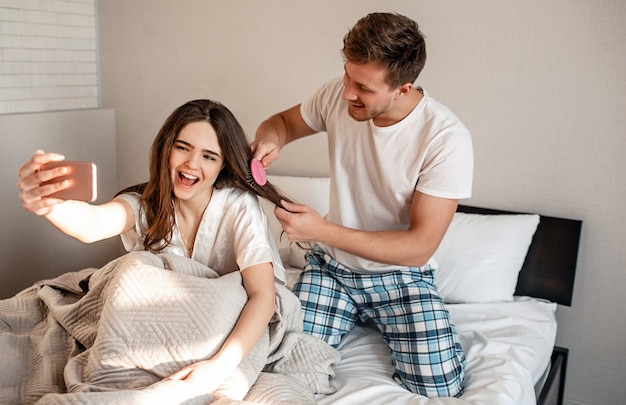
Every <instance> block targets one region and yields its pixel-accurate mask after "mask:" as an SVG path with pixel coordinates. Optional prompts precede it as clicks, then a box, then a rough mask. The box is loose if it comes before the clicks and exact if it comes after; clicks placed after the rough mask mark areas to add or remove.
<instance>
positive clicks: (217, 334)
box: [0, 252, 339, 405]
mask: <svg viewBox="0 0 626 405" xmlns="http://www.w3.org/2000/svg"><path fill="white" fill-rule="evenodd" d="M246 300H247V296H246V292H245V290H244V289H243V286H242V283H241V275H240V273H239V272H234V273H231V274H228V275H226V276H222V277H219V276H218V275H217V274H216V273H215V272H214V271H213V270H211V269H210V268H208V267H206V266H203V265H201V264H200V263H198V262H195V261H193V260H190V259H186V258H183V257H179V256H172V255H153V254H150V253H147V252H132V253H129V254H127V255H125V256H123V257H121V258H119V259H116V260H114V261H112V262H111V263H109V264H107V265H106V266H104V267H102V268H101V269H85V270H82V271H79V272H72V273H67V274H64V275H62V276H59V277H57V278H55V279H53V280H47V281H42V282H40V283H38V284H37V285H35V286H33V287H31V288H29V289H27V290H24V291H22V292H21V293H19V294H17V295H16V296H15V297H12V298H10V299H7V300H2V301H0V348H1V350H0V362H1V363H2V367H0V403H2V404H33V403H37V404H84V403H89V404H123V403H132V404H143V403H146V404H154V403H167V404H183V403H184V404H186V405H191V404H207V403H213V404H230V403H263V404H288V403H290V404H293V403H298V404H308V403H311V404H313V403H315V396H314V394H315V393H322V394H326V393H331V392H332V391H333V388H332V385H331V384H330V378H331V377H332V376H333V375H334V372H333V369H332V366H333V365H334V364H336V363H337V362H338V361H339V353H338V352H337V351H336V350H334V349H333V348H331V347H330V346H328V345H327V344H326V343H324V342H322V341H321V340H319V339H317V338H313V337H311V336H309V335H306V334H304V333H302V316H301V313H300V305H299V301H298V299H297V298H296V297H295V296H294V295H293V294H292V293H291V292H290V291H289V290H288V289H286V288H285V287H283V286H282V285H279V284H278V283H277V284H276V311H275V314H274V317H273V318H272V320H271V322H270V325H269V327H268V328H267V330H266V333H265V334H264V336H263V337H262V338H261V339H260V341H259V342H258V344H257V345H256V347H255V348H254V349H253V351H252V352H251V353H250V354H249V355H248V356H247V358H246V359H245V360H244V361H243V362H242V363H241V364H240V365H239V367H238V368H237V369H236V370H235V372H234V373H232V375H230V376H229V377H228V378H227V380H226V381H225V382H224V383H223V384H222V385H221V386H220V388H219V389H218V390H216V391H215V392H204V391H202V390H200V389H198V388H197V387H195V388H194V387H192V386H191V385H190V384H188V383H186V382H184V381H170V380H163V378H164V377H167V376H169V375H171V374H172V373H174V372H175V371H177V370H179V369H181V368H182V367H184V366H187V365H189V364H192V363H194V362H196V361H199V360H201V359H206V358H209V357H211V356H212V355H213V354H215V353H216V352H217V351H218V350H219V348H220V346H221V344H222V343H223V342H224V340H225V339H226V337H227V336H228V335H229V333H230V331H231V330H232V328H233V327H234V325H235V323H236V321H237V319H238V316H239V314H240V312H241V310H242V308H243V306H244V305H245V303H246Z"/></svg>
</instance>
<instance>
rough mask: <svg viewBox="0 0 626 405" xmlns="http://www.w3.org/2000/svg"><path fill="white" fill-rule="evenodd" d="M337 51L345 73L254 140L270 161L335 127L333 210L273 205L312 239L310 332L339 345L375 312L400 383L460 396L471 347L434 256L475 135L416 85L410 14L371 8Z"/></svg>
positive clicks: (306, 295)
mask: <svg viewBox="0 0 626 405" xmlns="http://www.w3.org/2000/svg"><path fill="white" fill-rule="evenodd" d="M342 52H343V56H344V61H345V64H344V70H345V73H344V76H343V79H336V80H333V81H330V82H328V83H326V84H325V85H324V86H322V87H321V88H320V89H319V90H318V91H317V92H316V93H315V94H314V95H313V96H312V97H311V98H309V99H308V100H307V101H305V102H304V103H303V104H300V105H297V106H295V107H292V108H290V109H288V110H286V111H283V112H281V113H279V114H276V115H274V116H272V117H270V118H269V119H267V120H266V121H264V122H263V123H261V125H260V126H259V128H258V130H257V133H256V139H255V141H254V142H253V143H252V145H251V147H252V149H253V151H254V156H255V157H256V158H257V159H260V160H261V161H262V163H263V165H264V167H266V168H267V167H269V166H270V164H271V162H272V161H273V160H275V159H277V158H278V157H279V154H280V148H282V147H283V146H284V145H285V144H287V143H289V142H292V141H294V140H296V139H299V138H302V137H304V136H308V135H312V134H314V133H317V132H322V131H326V132H327V134H328V140H329V153H330V177H331V189H330V208H329V212H328V214H327V216H326V217H325V218H322V217H321V216H320V215H319V214H318V213H317V212H315V211H314V210H312V209H311V208H310V207H308V206H305V205H300V204H289V203H286V204H285V207H286V208H287V209H288V211H286V210H283V209H280V208H277V209H276V210H275V214H276V217H277V218H278V220H279V221H280V223H281V224H282V226H283V229H284V230H285V232H286V234H287V236H288V237H289V240H291V241H294V242H309V241H315V242H316V245H315V246H314V247H313V249H312V250H311V251H309V252H308V253H307V261H308V264H307V267H306V268H305V271H304V272H303V273H302V275H301V277H300V279H299V281H298V283H297V284H296V286H295V287H294V292H295V293H296V295H298V297H299V298H300V300H301V302H302V309H303V312H304V318H305V321H304V322H305V325H304V328H305V331H307V332H309V333H311V334H313V335H316V336H319V337H320V338H322V339H324V340H326V341H327V342H328V343H329V344H331V345H334V346H336V345H338V344H339V341H340V340H341V337H342V336H343V335H344V334H345V333H347V332H348V331H350V329H351V328H352V327H353V326H354V325H355V324H356V322H357V321H366V320H372V321H374V323H375V324H376V325H377V326H378V328H379V329H380V331H381V333H382V334H383V337H384V339H385V341H386V342H387V344H388V346H389V348H390V350H391V355H392V361H393V364H394V367H395V369H396V373H395V375H394V378H395V379H396V380H397V381H398V382H399V383H401V384H403V385H404V386H405V387H407V388H408V389H409V390H411V391H413V392H416V393H419V394H421V395H424V396H428V397H436V396H459V395H460V394H461V392H462V390H463V379H464V363H465V356H464V354H463V351H462V348H461V345H460V344H459V341H458V336H457V332H456V329H455V327H454V325H453V324H452V323H451V321H450V319H449V314H448V312H447V310H446V309H445V308H444V305H443V302H442V300H441V298H440V297H439V296H438V294H437V288H436V286H435V280H434V271H435V267H436V263H434V261H433V260H432V259H431V257H432V255H433V253H434V252H435V250H436V249H437V247H438V245H439V243H440V242H441V239H442V238H443V235H444V234H445V232H446V229H447V228H448V225H449V224H450V221H451V220H452V217H453V215H454V212H455V211H456V207H457V204H458V199H461V198H468V197H470V195H471V183H472V170H473V157H472V143H471V137H470V134H469V132H468V131H467V129H466V128H465V127H464V126H463V124H462V123H461V122H460V121H459V120H458V118H456V117H455V116H454V114H452V113H451V112H450V111H449V110H448V109H447V108H446V107H444V106H443V105H441V104H439V103H438V102H436V101H435V100H434V99H432V98H431V97H429V96H428V94H427V93H426V92H425V91H424V90H423V89H421V88H419V87H415V86H414V85H413V83H414V82H415V80H416V79H417V77H418V75H419V73H420V72H421V70H422V68H423V67H424V63H425V60H426V51H425V44H424V39H423V36H422V34H421V32H420V31H419V29H418V25H417V24H416V23H415V22H414V21H413V20H411V19H409V18H406V17H404V16H401V15H398V14H389V13H373V14H370V15H367V16H366V17H364V18H362V19H361V20H359V21H358V22H357V24H356V25H355V26H354V27H353V28H352V29H351V30H350V31H349V32H348V34H347V35H346V36H345V37H344V46H343V49H342Z"/></svg>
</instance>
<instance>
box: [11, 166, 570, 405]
mask: <svg viewBox="0 0 626 405" xmlns="http://www.w3.org/2000/svg"><path fill="white" fill-rule="evenodd" d="M268 178H269V181H270V182H272V183H273V184H275V185H277V186H278V187H279V188H280V189H281V190H283V191H284V192H285V193H286V194H288V195H290V196H291V197H292V198H294V199H295V200H296V201H301V202H305V203H307V204H309V205H311V206H312V207H313V208H315V209H316V210H317V211H318V212H320V213H324V212H326V210H327V209H328V205H327V204H328V186H329V179H327V178H305V177H290V176H268ZM261 204H262V206H263V208H264V209H265V210H266V213H267V216H268V222H269V225H270V227H271V228H272V232H273V235H274V237H275V238H276V240H277V242H278V244H279V248H280V253H281V257H282V259H283V262H284V263H285V265H286V268H287V269H286V270H287V286H286V287H283V286H281V285H278V284H277V301H276V313H275V316H274V318H273V319H272V321H271V324H270V328H268V331H267V333H266V335H264V337H263V338H262V339H261V340H260V342H259V344H258V345H257V347H255V349H254V350H253V352H252V353H251V355H250V356H248V358H247V359H246V360H245V361H244V362H242V364H241V365H240V367H238V369H237V370H236V372H235V373H233V374H232V375H231V376H230V377H229V378H228V379H227V380H226V382H225V383H224V384H223V385H222V386H220V389H219V390H218V391H217V392H213V391H209V392H204V391H202V390H199V391H198V390H197V389H195V388H193V389H192V388H190V387H189V386H188V385H185V384H186V383H183V382H177V381H168V380H163V378H164V377H166V376H168V375H170V374H171V373H172V372H173V371H176V370H178V369H180V368H182V367H183V366H185V365H187V364H189V362H190V361H193V359H200V358H204V357H206V356H210V355H211V353H214V352H215V351H216V350H218V348H219V347H220V345H221V342H223V340H224V339H225V337H226V335H227V333H226V332H225V331H227V330H230V329H229V328H231V327H232V325H234V322H236V319H237V316H238V314H239V312H240V311H241V308H242V307H243V305H244V304H245V301H246V295H245V291H243V289H242V287H241V280H240V278H239V279H237V277H240V276H239V274H238V273H235V274H232V275H231V274H229V275H227V276H223V277H215V273H214V272H213V271H212V270H211V269H208V268H206V267H205V266H202V265H200V264H199V263H197V262H194V261H192V260H189V259H186V258H181V257H175V256H168V255H152V254H148V253H146V252H133V253H130V254H128V255H124V256H122V257H121V258H119V259H115V260H113V261H112V262H110V263H108V264H107V265H105V266H103V267H102V268H97V269H96V268H86V269H81V270H78V271H77V270H76V269H71V271H68V272H67V273H65V274H62V275H59V276H58V277H55V278H53V279H50V280H41V281H40V282H38V283H36V284H35V285H33V286H32V287H30V288H27V289H25V290H24V291H22V292H20V293H19V294H17V295H16V296H14V297H11V298H9V299H6V300H1V301H0V347H1V348H2V350H1V351H0V362H1V363H2V364H3V367H2V369H0V403H2V404H31V403H37V404H40V405H45V404H63V405H69V404H77V403H89V404H120V403H132V404H140V403H146V404H152V403H169V404H174V403H179V404H181V403H184V404H186V405H192V404H206V403H213V404H217V405H224V404H234V403H263V404H302V405H305V404H315V403H317V404H321V405H330V404H333V405H335V404H346V405H347V404H398V405H401V404H418V405H454V404H468V405H469V404H498V405H507V404H511V405H526V404H535V403H539V404H547V401H548V400H552V395H549V393H551V392H552V391H555V392H556V394H555V398H554V401H556V402H557V403H561V401H562V393H563V387H564V383H565V371H566V366H567V355H568V350H567V349H566V348H559V347H555V339H556V331H557V324H556V318H555V312H556V309H557V305H558V304H561V305H570V304H571V299H572V287H573V283H574V272H575V268H576V258H577V252H578V243H579V238H580V231H581V225H582V223H581V221H577V220H569V219H561V218H554V217H548V216H540V215H536V214H520V213H510V212H503V211H496V210H491V209H484V208H475V207H468V206H460V207H459V210H458V212H457V213H456V214H455V217H454V219H453V222H452V224H451V226H450V229H449V230H448V232H447V233H446V236H445V237H444V240H443V241H442V243H441V246H440V247H439V249H438V250H437V253H436V254H435V257H436V258H437V260H438V262H439V264H440V269H439V270H438V273H437V283H438V287H439V292H440V295H441V296H442V297H443V298H444V300H445V301H446V302H447V308H448V310H449V312H450V314H451V318H452V320H453V322H454V323H455V325H456V327H457V329H458V331H459V334H460V339H461V344H462V345H463V349H464V351H465V353H466V357H467V366H466V387H465V391H464V393H463V395H462V396H461V397H460V398H439V399H428V398H425V397H421V396H418V395H416V394H412V393H410V392H408V391H406V390H405V389H403V388H401V387H400V386H399V385H397V384H396V383H395V382H394V381H393V380H392V378H391V375H392V368H391V360H390V356H389V353H388V351H387V348H386V346H385V345H384V343H383V341H382V339H381V337H380V334H379V333H378V332H377V330H376V329H375V327H373V326H372V325H370V324H362V325H358V326H357V327H356V328H355V329H354V330H353V331H351V332H350V333H349V334H348V335H347V336H346V337H345V338H344V339H343V340H342V342H341V344H340V346H339V347H338V350H334V349H332V348H330V346H328V345H326V344H325V343H323V342H321V341H320V340H319V339H316V338H313V337H311V336H308V335H306V334H303V333H302V332H301V313H300V310H299V302H298V300H297V298H295V296H294V295H293V294H292V293H291V292H290V290H289V287H290V286H291V285H293V283H294V282H295V280H296V279H297V277H298V274H299V273H300V272H301V271H302V267H303V265H304V251H303V250H301V249H300V248H299V247H297V246H296V245H294V244H290V243H289V242H288V241H286V240H285V239H286V238H283V237H282V235H281V228H280V225H279V224H278V222H277V220H276V219H275V217H274V215H273V207H272V206H271V204H269V203H268V202H266V201H261ZM164 269H166V270H168V271H163V270H164ZM68 270H70V269H68ZM11 271H17V270H14V269H11ZM224 302H228V304H229V305H227V306H224V305H222V304H223V303H224ZM218 303H219V304H220V305H218Z"/></svg>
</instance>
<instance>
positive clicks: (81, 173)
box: [43, 160, 98, 202]
mask: <svg viewBox="0 0 626 405" xmlns="http://www.w3.org/2000/svg"><path fill="white" fill-rule="evenodd" d="M55 167H67V168H68V173H67V174H65V175H63V176H60V177H57V178H55V179H52V180H50V181H47V182H45V183H43V184H52V183H58V182H60V181H63V180H69V182H70V186H69V187H68V188H66V189H65V190H61V191H57V192H56V193H53V194H50V195H49V196H48V197H50V198H59V199H62V200H79V201H87V202H93V201H95V200H96V198H98V186H97V171H96V165H95V163H93V162H79V161H69V160H62V161H60V162H50V163H48V164H46V165H45V166H44V167H43V169H44V170H48V169H52V168H55Z"/></svg>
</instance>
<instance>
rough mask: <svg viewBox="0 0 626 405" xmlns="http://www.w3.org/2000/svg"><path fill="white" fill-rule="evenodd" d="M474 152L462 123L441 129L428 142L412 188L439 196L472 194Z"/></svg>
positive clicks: (462, 196)
mask: <svg viewBox="0 0 626 405" xmlns="http://www.w3.org/2000/svg"><path fill="white" fill-rule="evenodd" d="M473 172H474V155H473V148H472V139H471V135H470V133H469V131H468V130H467V129H466V128H464V127H458V126H457V127H453V128H448V129H445V130H443V131H442V132H441V133H440V134H438V135H437V137H436V138H435V139H434V141H433V142H432V143H431V145H430V150H429V153H428V155H427V159H426V160H425V161H424V165H423V166H422V170H421V172H420V175H419V179H418V182H417V184H416V186H415V189H416V190H417V191H419V192H422V193H424V194H428V195H432V196H435V197H440V198H451V199H463V198H470V197H471V196H472V180H473Z"/></svg>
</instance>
